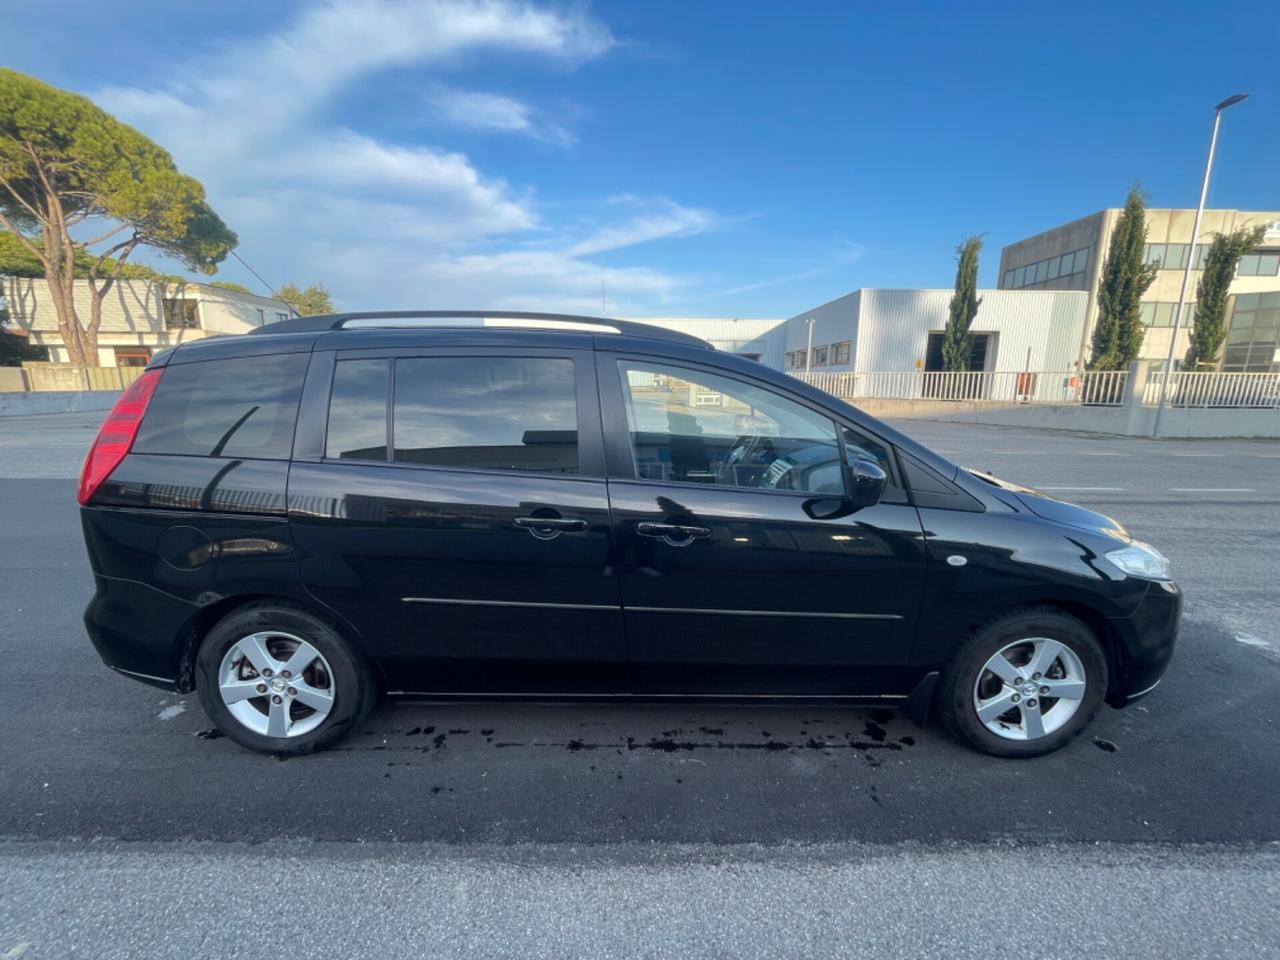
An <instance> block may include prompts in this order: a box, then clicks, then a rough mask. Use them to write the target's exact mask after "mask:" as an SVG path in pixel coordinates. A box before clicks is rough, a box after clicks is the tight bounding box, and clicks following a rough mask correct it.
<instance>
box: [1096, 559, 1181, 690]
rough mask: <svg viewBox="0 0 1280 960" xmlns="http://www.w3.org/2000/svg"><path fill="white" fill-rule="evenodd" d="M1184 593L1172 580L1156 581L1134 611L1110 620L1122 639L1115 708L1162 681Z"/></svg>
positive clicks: (1179, 617) (1170, 657) (1175, 641)
mask: <svg viewBox="0 0 1280 960" xmlns="http://www.w3.org/2000/svg"><path fill="white" fill-rule="evenodd" d="M1181 619H1182V591H1181V590H1180V589H1179V588H1178V585H1177V584H1176V583H1173V582H1171V581H1160V580H1157V581H1153V582H1152V583H1151V584H1150V586H1148V587H1147V592H1146V595H1145V596H1144V597H1143V598H1142V600H1141V602H1140V603H1139V604H1138V606H1137V608H1136V609H1135V610H1134V612H1133V613H1132V614H1131V615H1130V616H1128V617H1123V618H1119V619H1114V620H1112V621H1111V627H1112V629H1113V630H1115V632H1116V635H1117V636H1118V637H1119V639H1120V654H1121V656H1120V663H1119V664H1118V666H1119V668H1120V676H1119V678H1118V679H1119V682H1118V683H1114V684H1112V688H1111V690H1110V692H1109V694H1108V696H1107V702H1108V703H1110V704H1111V705H1112V706H1116V707H1119V706H1124V705H1125V704H1127V703H1132V702H1133V701H1135V700H1137V699H1139V698H1141V697H1144V696H1146V695H1147V694H1148V693H1150V692H1151V691H1152V690H1154V689H1155V687H1156V685H1157V684H1158V683H1159V682H1160V678H1161V677H1162V676H1164V672H1165V670H1166V669H1167V668H1168V666H1169V661H1170V660H1172V659H1173V649H1174V647H1175V646H1176V645H1177V642H1178V624H1179V622H1180V621H1181Z"/></svg>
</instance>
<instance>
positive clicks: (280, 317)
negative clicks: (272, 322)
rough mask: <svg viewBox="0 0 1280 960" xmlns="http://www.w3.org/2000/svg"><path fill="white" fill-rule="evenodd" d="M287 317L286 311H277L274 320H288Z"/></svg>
mask: <svg viewBox="0 0 1280 960" xmlns="http://www.w3.org/2000/svg"><path fill="white" fill-rule="evenodd" d="M288 319H289V315H288V314H287V313H279V312H277V313H276V320H277V321H279V320H288Z"/></svg>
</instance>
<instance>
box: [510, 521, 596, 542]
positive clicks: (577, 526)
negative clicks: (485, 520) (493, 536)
mask: <svg viewBox="0 0 1280 960" xmlns="http://www.w3.org/2000/svg"><path fill="white" fill-rule="evenodd" d="M514 523H515V525H516V526H517V527H522V528H523V529H525V530H528V531H529V532H530V533H531V534H533V535H534V536H535V537H537V538H538V539H539V540H554V539H555V538H556V537H558V536H560V534H561V533H583V532H585V531H586V530H587V527H588V524H587V521H585V520H580V519H578V518H577V517H516V518H515V521H514Z"/></svg>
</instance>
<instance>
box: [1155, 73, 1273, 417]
mask: <svg viewBox="0 0 1280 960" xmlns="http://www.w3.org/2000/svg"><path fill="white" fill-rule="evenodd" d="M1247 96H1249V95H1248V94H1247V93H1236V94H1232V95H1231V96H1229V97H1227V99H1225V100H1223V101H1222V102H1221V103H1220V104H1218V105H1217V106H1216V107H1214V108H1213V134H1212V135H1211V136H1210V137H1209V157H1208V159H1206V160H1205V162H1204V179H1203V180H1202V181H1200V203H1199V204H1197V206H1196V217H1195V220H1194V221H1192V223H1191V243H1190V244H1188V247H1187V265H1186V268H1185V269H1184V270H1183V271H1182V287H1181V288H1180V289H1179V290H1178V308H1177V310H1175V311H1174V314H1173V330H1172V331H1171V332H1170V334H1169V356H1168V358H1167V359H1166V360H1165V362H1164V375H1163V376H1162V377H1161V378H1160V401H1159V403H1157V404H1156V420H1155V423H1154V424H1153V425H1152V427H1151V436H1153V437H1158V436H1160V420H1161V418H1162V417H1163V416H1164V406H1165V400H1166V398H1167V397H1168V395H1169V381H1170V380H1172V379H1173V357H1174V354H1175V353H1176V352H1177V349H1178V330H1179V329H1180V328H1181V326H1182V312H1183V310H1185V309H1186V305H1187V288H1188V287H1189V286H1190V285H1191V268H1192V267H1193V266H1195V262H1196V241H1197V240H1199V239H1200V218H1201V217H1202V216H1203V215H1204V204H1205V200H1206V199H1207V198H1208V196H1209V174H1210V173H1212V172H1213V153H1214V150H1216V149H1217V146H1218V127H1219V126H1220V125H1221V123H1222V111H1223V110H1225V109H1227V107H1230V106H1234V105H1235V104H1237V103H1239V102H1240V101H1241V100H1243V99H1245V97H1247Z"/></svg>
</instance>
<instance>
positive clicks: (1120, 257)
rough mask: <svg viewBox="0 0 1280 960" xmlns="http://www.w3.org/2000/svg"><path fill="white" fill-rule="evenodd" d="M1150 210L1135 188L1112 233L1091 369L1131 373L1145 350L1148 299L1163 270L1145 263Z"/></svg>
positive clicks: (1099, 305)
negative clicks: (1144, 299) (1144, 317)
mask: <svg viewBox="0 0 1280 960" xmlns="http://www.w3.org/2000/svg"><path fill="white" fill-rule="evenodd" d="M1146 205H1147V198H1146V194H1144V193H1143V192H1142V189H1141V188H1140V187H1138V186H1137V185H1135V186H1133V187H1130V188H1129V196H1128V197H1127V198H1126V199H1125V203H1124V210H1123V211H1122V212H1121V213H1120V217H1119V219H1117V220H1116V225H1115V229H1114V230H1112V231H1111V245H1110V247H1109V248H1108V250H1107V259H1106V262H1105V263H1104V264H1103V266H1102V283H1101V284H1100V286H1099V288H1098V321H1097V323H1096V324H1095V325H1094V328H1093V356H1092V358H1091V359H1090V360H1089V369H1090V370H1125V369H1128V366H1129V364H1130V363H1132V362H1133V361H1134V360H1136V359H1137V357H1138V351H1139V350H1141V349H1142V335H1143V333H1144V332H1145V331H1144V330H1143V327H1142V318H1141V314H1140V308H1141V303H1142V295H1143V294H1144V293H1146V292H1147V288H1148V287H1149V286H1151V284H1152V282H1153V281H1154V280H1155V278H1156V271H1157V270H1158V269H1159V268H1158V267H1157V266H1156V265H1155V264H1145V263H1143V260H1142V256H1143V248H1144V247H1145V246H1146V243H1147V216H1146Z"/></svg>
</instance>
